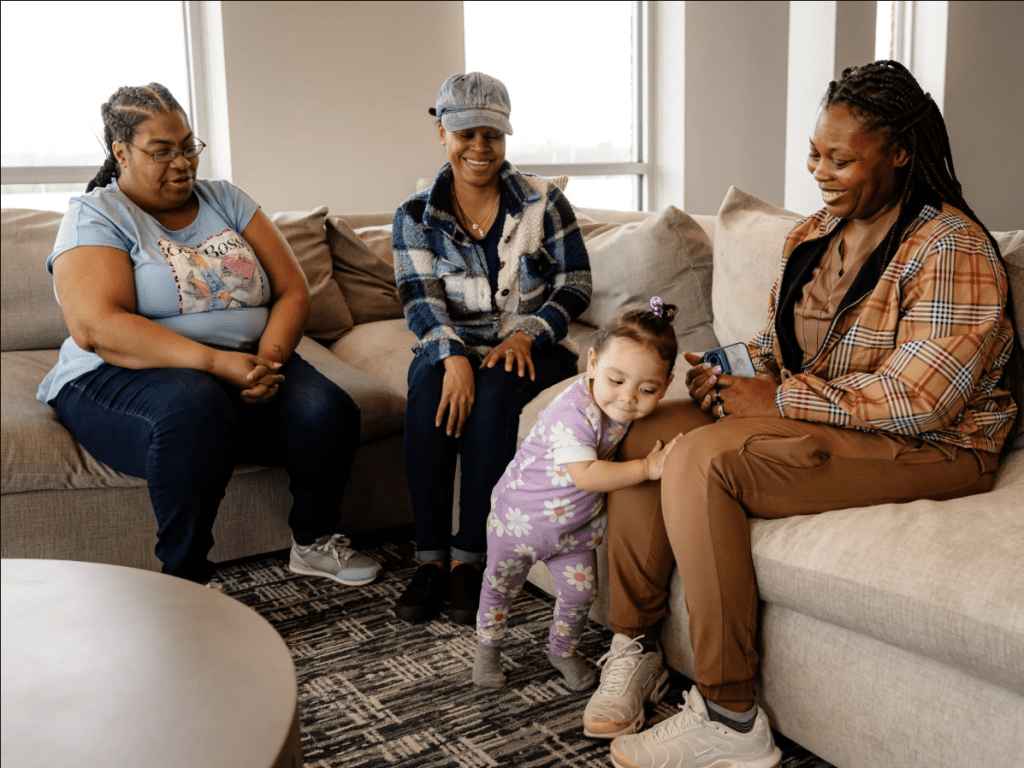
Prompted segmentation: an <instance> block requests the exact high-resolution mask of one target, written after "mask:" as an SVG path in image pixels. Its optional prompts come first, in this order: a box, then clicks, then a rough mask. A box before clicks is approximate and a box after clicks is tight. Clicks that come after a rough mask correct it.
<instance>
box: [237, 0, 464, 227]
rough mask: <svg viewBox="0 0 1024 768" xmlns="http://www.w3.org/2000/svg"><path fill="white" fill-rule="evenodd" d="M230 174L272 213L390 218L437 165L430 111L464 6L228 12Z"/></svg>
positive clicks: (459, 38)
mask: <svg viewBox="0 0 1024 768" xmlns="http://www.w3.org/2000/svg"><path fill="white" fill-rule="evenodd" d="M222 15H223V28H224V54H225V74H226V78H227V99H228V122H229V126H230V136H231V164H232V176H233V180H234V182H235V184H237V185H238V186H240V187H241V188H242V189H244V190H245V191H246V192H248V193H249V194H250V195H251V196H252V197H253V198H254V199H255V200H256V201H257V202H259V203H260V204H261V205H262V206H264V208H266V209H267V210H268V211H280V210H289V209H291V210H306V209H310V208H313V207H316V206H318V205H327V206H328V208H329V209H330V210H331V211H334V212H338V213H357V212H373V211H393V210H394V209H395V208H397V207H398V205H399V204H400V203H401V202H402V200H404V199H405V198H406V197H408V196H409V195H410V194H412V193H413V192H414V191H415V183H416V179H417V178H419V177H421V176H433V175H434V174H435V173H436V172H437V169H438V168H440V166H441V165H442V164H443V163H444V161H445V158H444V153H443V150H442V148H441V147H440V146H439V144H438V142H437V133H436V130H435V128H434V125H435V123H434V119H433V118H432V117H431V116H430V115H429V114H427V109H428V108H429V107H432V106H433V105H434V99H435V98H436V96H437V90H438V88H439V87H440V85H441V83H442V82H444V80H445V78H447V77H448V76H449V75H450V74H452V73H453V72H462V71H463V68H464V63H465V57H464V51H463V49H464V45H463V22H462V3H461V2H390V3H375V2H348V3H322V2H259V3H223V4H222Z"/></svg>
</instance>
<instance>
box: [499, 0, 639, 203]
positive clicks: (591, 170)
mask: <svg viewBox="0 0 1024 768" xmlns="http://www.w3.org/2000/svg"><path fill="white" fill-rule="evenodd" d="M648 10H649V9H648V0H633V15H634V18H635V19H636V30H637V31H636V37H635V39H634V41H633V45H634V48H633V63H634V72H633V77H634V78H635V84H636V88H635V91H634V94H635V97H634V100H633V105H632V107H633V109H632V111H633V120H634V129H633V149H632V155H633V159H632V160H631V161H629V162H615V163H525V164H522V165H520V164H518V163H517V164H516V168H518V169H519V170H520V171H525V172H526V173H534V174H537V175H538V176H632V177H634V193H633V195H634V200H635V201H636V210H637V211H643V210H644V206H645V205H646V204H647V202H648V201H649V200H650V193H651V190H650V180H651V170H652V168H653V167H654V163H653V162H652V158H651V148H652V147H653V142H652V141H651V140H650V133H649V130H650V121H649V119H648V117H649V108H648V104H649V102H650V94H649V83H650V55H649V52H650V45H649V44H648V40H649V34H648V18H649V13H648Z"/></svg>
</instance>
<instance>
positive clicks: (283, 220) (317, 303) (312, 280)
mask: <svg viewBox="0 0 1024 768" xmlns="http://www.w3.org/2000/svg"><path fill="white" fill-rule="evenodd" d="M270 220H271V221H273V222H274V224H276V225H277V228H278V229H280V230H281V234H283V235H284V237H285V239H286V240H287V241H288V244H289V245H290V246H291V247H292V251H293V252H294V253H295V258H296V259H298V260H299V266H301V267H302V271H303V272H304V273H305V275H306V282H308V283H309V298H310V300H311V301H312V305H313V306H312V311H311V312H310V315H309V322H308V323H306V333H307V334H308V335H309V336H312V337H313V338H314V339H319V340H321V341H334V340H335V339H336V338H338V337H339V336H341V334H343V333H344V332H345V331H347V330H348V329H349V328H351V327H352V325H353V322H352V313H351V312H349V310H348V305H347V304H346V303H345V297H344V296H343V295H342V293H341V287H340V286H339V285H338V284H337V283H336V282H334V279H333V274H334V267H333V265H332V263H331V251H330V249H329V248H328V247H327V229H326V227H325V224H326V220H327V206H321V207H319V208H317V209H316V210H315V211H281V212H279V213H275V214H272V215H271V216H270Z"/></svg>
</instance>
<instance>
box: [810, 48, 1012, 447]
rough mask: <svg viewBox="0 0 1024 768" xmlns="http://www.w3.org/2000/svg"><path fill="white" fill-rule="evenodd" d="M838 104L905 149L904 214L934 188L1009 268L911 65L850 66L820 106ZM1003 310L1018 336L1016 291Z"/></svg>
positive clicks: (891, 247)
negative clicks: (971, 201) (970, 199)
mask: <svg viewBox="0 0 1024 768" xmlns="http://www.w3.org/2000/svg"><path fill="white" fill-rule="evenodd" d="M834 106H843V107H846V108H847V109H850V110H851V111H852V112H853V113H854V114H855V115H856V116H857V117H858V118H859V119H860V120H861V123H862V125H863V126H864V129H865V130H866V131H881V132H882V133H883V134H884V135H885V136H886V137H887V139H888V140H889V142H890V143H891V144H893V145H898V146H900V147H902V148H903V149H904V150H905V151H906V153H907V155H908V157H909V162H908V163H907V167H906V168H905V170H904V180H903V189H902V191H901V192H900V201H899V208H900V210H899V215H902V213H903V207H904V205H906V203H907V201H908V200H909V199H910V197H911V195H912V194H913V193H914V192H915V191H917V190H919V189H920V190H925V189H927V190H930V191H931V192H932V193H933V194H934V195H937V196H938V197H939V198H940V199H941V200H942V201H943V202H945V203H949V204H950V205H952V206H953V207H954V208H957V209H959V210H960V211H962V212H963V213H964V214H965V215H966V216H968V217H969V218H970V219H971V220H972V221H973V222H974V223H975V224H977V225H978V226H979V227H981V229H982V231H983V232H984V233H985V235H986V236H987V237H988V239H989V242H990V243H992V248H993V249H995V252H996V257H997V258H998V259H999V261H1000V262H1002V264H1003V268H1004V269H1005V268H1006V262H1005V261H1004V260H1003V255H1002V252H1001V251H1000V250H999V245H998V244H997V243H996V241H995V238H994V237H992V233H991V232H989V230H988V228H987V227H986V226H985V225H984V224H982V223H981V219H979V218H978V216H977V214H976V213H975V212H974V211H973V210H972V209H971V207H970V206H969V205H968V204H967V201H966V200H965V199H964V195H963V188H962V186H961V184H960V180H959V179H957V177H956V170H955V169H954V167H953V153H952V150H951V149H950V146H949V135H948V134H947V133H946V121H945V120H944V119H943V118H942V112H940V111H939V107H938V105H937V104H936V103H935V101H934V100H933V99H932V97H931V94H928V93H925V92H924V90H923V89H922V88H921V86H920V85H919V84H918V82H917V80H916V79H915V78H914V76H913V75H912V74H911V73H910V70H908V69H907V68H906V67H905V66H903V65H902V64H900V63H899V62H898V61H876V62H873V63H871V64H865V65H863V66H860V67H848V68H846V69H844V70H843V72H842V74H841V75H840V76H839V79H838V80H833V81H832V82H831V83H829V86H828V90H827V91H826V92H825V98H824V99H822V108H824V109H828V108H829V107H834ZM896 246H897V242H896V227H893V228H892V230H891V231H890V235H889V241H888V243H887V244H886V249H885V261H886V262H888V260H889V258H890V257H891V256H892V254H893V253H894V252H895V250H896ZM1005 311H1006V314H1007V315H1008V316H1009V318H1010V323H1011V325H1012V326H1013V331H1014V335H1015V336H1016V339H1017V340H1019V339H1020V335H1019V332H1018V329H1017V323H1016V320H1015V316H1014V311H1013V296H1012V295H1011V294H1010V293H1009V292H1007V297H1006V307H1005ZM1017 340H1015V342H1014V343H1013V345H1012V348H1011V351H1010V358H1009V360H1008V361H1007V364H1006V368H1005V369H1004V370H1003V381H1004V382H1005V383H1006V384H1008V388H1009V390H1010V393H1011V394H1012V395H1013V397H1014V399H1015V400H1016V402H1017V407H1018V410H1017V419H1016V421H1015V423H1014V427H1013V429H1012V430H1011V432H1010V436H1009V437H1008V438H1007V441H1006V444H1005V447H1007V448H1008V447H1009V446H1011V445H1012V444H1013V438H1014V436H1015V435H1016V434H1017V431H1018V430H1019V429H1020V426H1021V417H1022V415H1024V361H1022V358H1021V351H1020V347H1019V342H1018V341H1017Z"/></svg>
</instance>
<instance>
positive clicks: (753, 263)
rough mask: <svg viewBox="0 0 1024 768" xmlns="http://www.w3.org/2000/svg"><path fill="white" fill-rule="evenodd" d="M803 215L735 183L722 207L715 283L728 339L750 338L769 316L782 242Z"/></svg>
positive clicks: (720, 329)
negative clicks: (754, 194)
mask: <svg viewBox="0 0 1024 768" xmlns="http://www.w3.org/2000/svg"><path fill="white" fill-rule="evenodd" d="M802 219H803V217H802V216H800V215H799V214H796V213H793V212H792V211H787V210H785V209H784V208H779V207H778V206H775V205H772V204H771V203H766V202H765V201H764V200H761V199H759V198H757V197H754V196H753V195H749V194H747V193H746V192H744V191H743V190H741V189H737V188H736V187H730V188H729V192H728V193H727V194H726V196H725V200H723V201H722V207H721V208H720V209H719V211H718V224H717V226H716V228H715V271H714V281H713V283H712V288H711V305H712V308H713V310H714V316H715V320H714V327H715V335H716V336H717V337H718V340H719V341H720V342H721V343H722V344H731V343H733V342H737V341H743V342H747V341H750V340H751V339H752V338H753V337H754V335H755V334H757V333H758V332H759V331H761V329H762V328H764V323H765V320H766V319H767V318H768V294H769V293H770V292H771V289H772V284H773V283H774V282H775V278H776V277H778V274H779V266H780V265H781V263H782V245H783V242H784V241H785V239H786V235H788V234H789V233H790V231H791V230H792V229H793V227H795V226H796V224H797V222H799V221H801V220H802Z"/></svg>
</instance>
